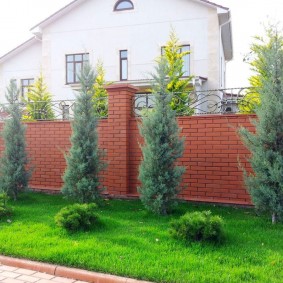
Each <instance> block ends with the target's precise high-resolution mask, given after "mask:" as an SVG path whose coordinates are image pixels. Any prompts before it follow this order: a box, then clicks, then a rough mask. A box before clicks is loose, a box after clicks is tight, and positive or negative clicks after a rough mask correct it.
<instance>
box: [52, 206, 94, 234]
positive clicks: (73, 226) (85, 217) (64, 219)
mask: <svg viewBox="0 0 283 283" xmlns="http://www.w3.org/2000/svg"><path fill="white" fill-rule="evenodd" d="M96 211H97V206H96V204H94V203H91V204H73V205H69V206H66V207H64V208H62V209H61V210H60V211H59V212H58V213H57V215H56V216H55V223H56V224H57V225H58V226H59V227H62V228H65V229H66V230H68V231H72V232H74V231H77V230H88V229H90V228H91V227H92V226H94V225H95V223H96V222H97V219H98V217H97V215H96V214H95V212H96Z"/></svg>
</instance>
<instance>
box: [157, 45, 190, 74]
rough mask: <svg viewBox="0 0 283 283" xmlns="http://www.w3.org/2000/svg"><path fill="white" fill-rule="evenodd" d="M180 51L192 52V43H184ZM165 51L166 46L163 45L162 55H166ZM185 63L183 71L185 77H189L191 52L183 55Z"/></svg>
mask: <svg viewBox="0 0 283 283" xmlns="http://www.w3.org/2000/svg"><path fill="white" fill-rule="evenodd" d="M180 52H181V53H182V52H190V45H182V46H180ZM164 53H165V47H164V46H163V47H161V55H164ZM183 60H184V64H183V69H182V72H183V73H184V75H183V76H184V77H188V76H189V75H190V53H188V54H186V55H185V56H184V57H183Z"/></svg>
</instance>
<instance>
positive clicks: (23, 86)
mask: <svg viewBox="0 0 283 283" xmlns="http://www.w3.org/2000/svg"><path fill="white" fill-rule="evenodd" d="M24 81H28V84H24ZM33 84H34V78H27V79H21V96H22V97H25V94H26V93H27V92H28V91H29V88H30V87H31V86H32V85H33Z"/></svg>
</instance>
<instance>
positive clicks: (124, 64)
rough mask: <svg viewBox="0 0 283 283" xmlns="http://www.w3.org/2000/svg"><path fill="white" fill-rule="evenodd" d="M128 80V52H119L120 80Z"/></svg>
mask: <svg viewBox="0 0 283 283" xmlns="http://www.w3.org/2000/svg"><path fill="white" fill-rule="evenodd" d="M127 79H128V50H120V80H121V81H126V80H127Z"/></svg>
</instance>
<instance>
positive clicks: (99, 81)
mask: <svg viewBox="0 0 283 283" xmlns="http://www.w3.org/2000/svg"><path fill="white" fill-rule="evenodd" d="M106 84H107V83H106V81H105V70H104V67H103V64H102V62H101V61H99V62H98V63H97V65H96V78H95V83H94V95H93V100H94V111H95V113H96V115H97V116H98V117H107V115H108V93H107V90H106V89H105V85H106Z"/></svg>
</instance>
